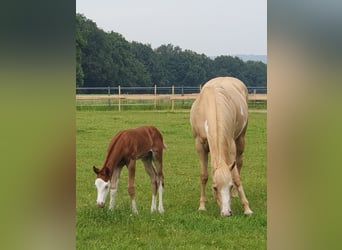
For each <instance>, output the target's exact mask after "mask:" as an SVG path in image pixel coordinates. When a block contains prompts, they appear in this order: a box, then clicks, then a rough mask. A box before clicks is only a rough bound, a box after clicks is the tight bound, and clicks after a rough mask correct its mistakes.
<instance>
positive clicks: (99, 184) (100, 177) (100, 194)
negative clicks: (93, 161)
mask: <svg viewBox="0 0 342 250" xmlns="http://www.w3.org/2000/svg"><path fill="white" fill-rule="evenodd" d="M93 170H94V172H95V174H96V175H97V178H96V180H95V186H96V189H97V199H96V203H97V205H98V206H99V207H101V208H103V207H104V205H105V202H106V197H107V194H108V191H109V186H110V181H109V179H110V169H109V168H108V167H104V168H102V169H101V170H100V169H98V168H97V167H95V166H93Z"/></svg>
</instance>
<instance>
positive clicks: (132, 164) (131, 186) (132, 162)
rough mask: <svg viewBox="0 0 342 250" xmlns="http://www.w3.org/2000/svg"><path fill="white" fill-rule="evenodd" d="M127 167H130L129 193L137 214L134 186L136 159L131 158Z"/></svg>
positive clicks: (134, 211) (133, 210) (133, 209)
mask: <svg viewBox="0 0 342 250" xmlns="http://www.w3.org/2000/svg"><path fill="white" fill-rule="evenodd" d="M127 167H128V193H129V195H130V197H131V201H132V212H133V213H135V214H137V213H138V210H137V205H136V202H135V187H134V178H135V160H130V162H129V163H128V165H127Z"/></svg>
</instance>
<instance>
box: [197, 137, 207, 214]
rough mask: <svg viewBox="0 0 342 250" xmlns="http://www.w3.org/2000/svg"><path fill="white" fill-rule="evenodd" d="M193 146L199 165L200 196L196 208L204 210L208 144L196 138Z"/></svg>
mask: <svg viewBox="0 0 342 250" xmlns="http://www.w3.org/2000/svg"><path fill="white" fill-rule="evenodd" d="M195 146H196V150H197V154H198V158H199V160H200V165H201V196H200V206H199V208H198V210H202V211H204V210H205V201H206V200H205V186H206V185H207V182H208V146H207V145H206V144H203V143H202V142H201V141H200V139H199V138H196V141H195Z"/></svg>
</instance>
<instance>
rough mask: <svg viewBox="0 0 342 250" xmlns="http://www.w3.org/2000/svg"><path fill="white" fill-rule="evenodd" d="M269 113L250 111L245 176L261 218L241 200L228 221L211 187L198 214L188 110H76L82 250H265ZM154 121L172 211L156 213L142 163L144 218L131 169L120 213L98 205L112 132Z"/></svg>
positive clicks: (166, 197)
mask: <svg viewBox="0 0 342 250" xmlns="http://www.w3.org/2000/svg"><path fill="white" fill-rule="evenodd" d="M266 116H267V115H266V113H250V117H249V127H248V130H247V138H246V149H245V154H244V166H243V168H242V170H241V177H242V181H243V184H244V190H245V193H246V195H247V198H248V200H249V203H250V207H251V209H252V210H253V212H254V214H253V215H252V216H245V215H244V214H243V208H242V205H241V203H240V200H239V198H233V200H232V211H233V216H232V217H226V218H222V217H221V216H220V211H219V207H218V205H217V204H216V201H215V200H214V199H213V196H212V193H211V188H210V187H211V176H210V178H209V181H208V185H207V205H206V207H207V211H205V212H199V211H198V210H197V209H198V205H199V195H200V179H199V173H200V168H199V161H198V158H197V154H196V151H195V148H194V139H193V137H192V134H191V129H190V124H189V112H188V111H187V112H168V111H139V110H135V111H132V110H131V111H129V110H127V111H124V112H117V111H113V110H112V111H94V110H77V111H76V128H77V131H76V247H77V249H196V250H197V249H253V250H255V249H266V232H267V230H266V229H267V210H266V208H267V204H266V201H267V193H266V189H267V186H266V183H267V182H266V167H267V165H266ZM145 124H150V125H154V126H156V127H157V128H158V129H159V130H160V131H161V133H162V134H163V137H164V141H165V143H166V144H167V146H168V149H167V150H166V151H165V152H164V161H163V162H164V169H163V170H164V176H165V189H164V196H163V198H164V209H165V213H164V214H162V215H160V214H158V213H153V214H151V213H150V206H151V196H152V195H151V185H150V179H149V177H148V175H147V174H146V173H145V170H144V167H143V165H142V163H141V162H140V161H138V162H137V170H136V179H135V187H136V202H137V208H138V211H139V214H138V215H134V214H132V213H131V209H130V198H129V195H128V192H127V169H126V168H124V169H123V170H122V172H121V178H120V182H119V191H118V193H117V196H116V205H115V209H114V211H108V202H109V196H108V197H107V202H106V206H105V208H104V209H100V208H98V207H97V206H96V202H95V200H96V189H95V186H94V181H95V174H94V173H93V171H92V166H93V165H96V166H98V167H101V165H102V163H103V160H104V158H105V154H106V150H107V146H108V143H109V141H110V139H111V138H112V137H113V135H114V134H115V133H116V132H117V131H119V130H121V129H126V128H133V127H137V126H140V125H145ZM209 172H210V170H209Z"/></svg>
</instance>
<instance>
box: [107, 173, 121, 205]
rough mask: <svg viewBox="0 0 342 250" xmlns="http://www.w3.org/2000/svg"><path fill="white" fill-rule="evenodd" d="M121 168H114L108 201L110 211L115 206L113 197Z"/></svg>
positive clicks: (116, 189)
mask: <svg viewBox="0 0 342 250" xmlns="http://www.w3.org/2000/svg"><path fill="white" fill-rule="evenodd" d="M120 172H121V168H115V169H114V171H113V175H112V183H111V185H110V201H109V209H110V210H112V209H113V208H114V205H115V196H116V193H117V191H118V185H119V179H120Z"/></svg>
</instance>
